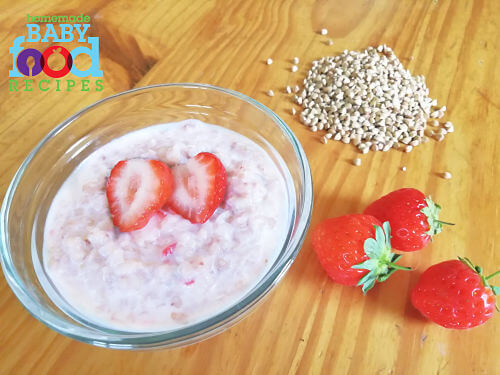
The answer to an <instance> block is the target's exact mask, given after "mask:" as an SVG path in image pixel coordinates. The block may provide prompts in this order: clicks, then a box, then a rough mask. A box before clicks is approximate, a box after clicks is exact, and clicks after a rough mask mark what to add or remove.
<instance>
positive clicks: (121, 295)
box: [43, 120, 290, 331]
mask: <svg viewBox="0 0 500 375" xmlns="http://www.w3.org/2000/svg"><path fill="white" fill-rule="evenodd" d="M287 178H289V176H284V173H283V171H280V170H279V169H278V168H277V166H276V164H275V162H274V161H273V160H272V159H271V157H270V156H269V155H268V154H267V153H266V152H265V151H264V150H263V149H262V148H261V147H260V146H258V145H257V144H256V143H254V142H252V141H251V140H249V139H248V138H246V137H244V136H242V135H240V134H238V133H235V132H233V131H230V130H227V129H225V128H222V127H220V126H216V125H208V124H205V123H203V122H200V121H197V120H186V121H181V122H178V123H170V124H163V125H155V126H151V127H148V128H144V129H141V130H138V131H135V132H132V133H128V134H126V135H124V136H122V137H120V138H117V139H115V140H113V141H112V142H110V143H108V144H106V145H104V146H102V147H100V148H99V149H97V150H96V151H95V152H93V153H92V154H91V155H90V156H88V157H87V158H86V159H85V160H84V161H83V162H82V163H81V164H80V165H79V167H78V168H77V169H76V170H75V171H74V172H73V173H72V174H71V175H70V176H69V177H68V179H67V180H66V181H65V183H64V184H63V185H62V186H61V188H60V190H59V191H58V193H57V194H56V196H55V198H54V200H53V202H52V204H51V207H50V210H49V213H48V215H47V220H46V224H45V229H44V243H43V259H44V267H45V270H46V272H47V274H48V276H49V278H50V279H51V281H52V283H53V285H54V286H55V288H56V289H57V291H58V292H59V294H60V295H61V296H62V297H63V298H64V299H65V300H66V302H67V303H69V304H70V305H71V306H72V307H73V308H74V309H75V310H76V311H78V312H79V314H80V315H81V316H82V317H84V318H85V319H87V320H88V321H91V322H93V323H96V324H99V325H102V326H105V327H109V328H112V329H119V330H126V331H160V330H170V329H176V328H179V327H182V326H186V325H189V324H192V323H195V322H198V321H201V320H204V319H207V318H209V317H211V316H214V315H215V314H217V313H218V312H221V311H223V310H225V309H227V308H228V307H230V306H231V305H233V304H235V303H236V302H238V301H239V300H240V299H241V298H242V297H243V296H244V295H245V294H246V293H247V292H248V291H249V290H250V289H251V288H252V287H253V286H255V285H256V284H257V283H258V282H259V280H260V279H261V278H262V276H263V275H264V274H265V273H266V272H267V271H268V270H269V268H270V266H271V265H272V264H273V262H274V261H275V259H276V258H277V256H278V254H279V252H280V251H281V247H282V244H283V242H284V240H285V237H286V234H287V229H288V225H289V222H290V212H289V209H288V207H289V203H288V202H289V199H290V196H289V194H290V193H289V191H288V190H287V188H286V179H287Z"/></svg>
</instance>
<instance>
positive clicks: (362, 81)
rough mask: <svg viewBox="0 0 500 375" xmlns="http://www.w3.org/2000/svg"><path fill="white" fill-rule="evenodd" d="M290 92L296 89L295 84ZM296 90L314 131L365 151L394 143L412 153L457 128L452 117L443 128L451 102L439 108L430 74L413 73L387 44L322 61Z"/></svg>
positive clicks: (306, 120)
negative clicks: (429, 84)
mask: <svg viewBox="0 0 500 375" xmlns="http://www.w3.org/2000/svg"><path fill="white" fill-rule="evenodd" d="M294 62H295V61H294ZM297 62H298V61H297ZM285 91H286V92H287V93H291V92H292V90H291V88H290V87H289V86H287V88H286V89H285ZM293 91H294V92H295V93H296V94H297V95H295V102H296V103H297V104H299V105H301V106H302V108H303V110H302V112H301V114H300V119H301V121H302V123H304V124H305V125H307V126H309V127H310V129H311V130H312V131H313V132H316V131H318V130H319V131H321V130H324V131H326V134H325V135H324V136H323V137H322V142H323V143H327V142H328V140H329V139H334V140H338V141H342V142H344V143H352V144H354V145H355V146H357V147H358V149H359V150H360V152H362V153H367V152H369V150H372V151H388V150H389V149H391V148H396V149H402V150H404V151H406V152H410V151H411V150H412V149H413V147H415V146H418V145H419V144H420V143H425V142H427V141H428V140H429V137H433V138H435V139H436V140H437V141H442V140H443V139H444V136H445V135H446V134H447V133H451V132H453V130H454V129H453V125H452V124H451V122H446V123H444V124H443V126H442V127H441V126H440V123H439V121H437V120H436V119H440V118H442V117H443V116H444V112H445V111H446V107H441V108H436V105H437V101H436V100H435V99H431V98H430V97H429V89H428V88H427V87H426V85H425V78H424V77H423V76H415V77H414V76H412V75H411V73H410V72H409V71H408V70H406V69H405V68H404V67H403V65H402V64H401V62H400V61H399V59H398V58H397V57H396V55H395V54H394V53H393V51H392V50H391V48H389V47H387V46H386V45H381V46H378V47H377V48H374V47H368V48H367V49H366V50H364V51H362V52H357V51H347V50H345V51H344V52H343V53H342V54H340V55H338V56H332V57H323V58H321V59H319V60H316V61H314V62H313V66H312V68H311V70H310V71H309V72H308V74H307V77H306V78H305V79H304V88H303V90H302V91H301V92H297V88H295V89H294V90H293ZM293 112H295V110H294V109H292V113H293ZM429 119H432V122H431V123H430V124H428V123H427V122H428V121H429ZM431 126H433V127H435V128H434V129H432V128H431Z"/></svg>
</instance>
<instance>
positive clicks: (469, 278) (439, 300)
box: [411, 257, 500, 329]
mask: <svg viewBox="0 0 500 375" xmlns="http://www.w3.org/2000/svg"><path fill="white" fill-rule="evenodd" d="M499 273H500V271H498V272H495V273H494V274H492V275H490V276H488V277H484V276H483V275H482V270H481V268H480V267H478V266H474V265H473V264H472V263H471V261H470V260H469V259H467V258H460V257H459V260H448V261H445V262H441V263H438V264H435V265H433V266H431V267H429V268H428V269H427V270H426V271H424V273H423V274H422V275H421V276H420V278H419V280H418V282H417V285H415V287H414V288H413V290H412V292H411V302H412V304H413V306H415V308H416V309H417V310H418V311H420V312H421V313H422V315H424V316H425V317H427V318H428V319H430V320H432V321H433V322H435V323H437V324H439V325H441V326H443V327H445V328H454V329H465V328H472V327H475V326H478V325H480V324H483V323H484V322H486V321H487V320H488V319H490V318H491V317H492V316H493V313H494V312H495V302H496V301H495V295H496V294H498V293H500V288H499V287H495V286H490V285H489V284H488V279H490V278H492V277H493V276H495V275H497V274H499Z"/></svg>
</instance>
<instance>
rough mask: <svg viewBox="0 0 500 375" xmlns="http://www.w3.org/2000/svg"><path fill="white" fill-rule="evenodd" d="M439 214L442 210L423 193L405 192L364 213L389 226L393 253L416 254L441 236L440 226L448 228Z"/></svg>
mask: <svg viewBox="0 0 500 375" xmlns="http://www.w3.org/2000/svg"><path fill="white" fill-rule="evenodd" d="M440 210H441V206H439V205H438V204H436V203H434V202H433V201H432V199H431V198H430V197H428V198H426V197H425V195H424V194H423V193H422V192H420V191H418V190H417V189H412V188H404V189H399V190H396V191H393V192H392V193H389V194H387V195H385V196H383V197H382V198H379V199H377V200H376V201H375V202H373V203H372V204H370V205H369V206H368V207H367V208H366V209H365V211H364V213H365V214H367V215H372V216H375V217H376V218H377V219H379V220H380V221H382V222H384V221H388V222H389V223H390V224H391V229H392V235H393V237H392V239H391V245H392V247H393V248H394V249H396V250H400V251H415V250H420V249H422V248H424V247H425V246H426V245H427V244H428V243H429V241H431V239H432V236H435V235H436V234H438V233H440V232H441V230H442V224H450V223H446V222H443V221H440V220H439V211H440ZM451 225H452V224H451Z"/></svg>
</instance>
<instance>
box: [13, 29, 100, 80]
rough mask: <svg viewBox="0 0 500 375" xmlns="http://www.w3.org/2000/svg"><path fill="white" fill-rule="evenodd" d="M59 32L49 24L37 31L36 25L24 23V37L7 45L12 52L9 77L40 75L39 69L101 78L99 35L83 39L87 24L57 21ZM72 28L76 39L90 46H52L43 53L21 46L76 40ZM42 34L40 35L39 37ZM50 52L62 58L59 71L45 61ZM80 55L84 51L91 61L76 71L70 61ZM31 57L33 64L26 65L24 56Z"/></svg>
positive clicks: (53, 74) (50, 73)
mask: <svg viewBox="0 0 500 375" xmlns="http://www.w3.org/2000/svg"><path fill="white" fill-rule="evenodd" d="M58 26H59V35H58V33H57V32H56V28H55V27H54V25H53V24H51V23H48V24H46V30H45V33H43V32H42V31H41V28H40V25H38V24H34V23H30V24H27V25H26V27H27V28H28V38H27V39H26V40H25V37H24V36H18V37H17V38H16V39H14V43H13V45H12V47H10V48H9V53H10V54H12V69H11V70H9V77H23V76H27V77H34V76H36V75H38V74H40V73H41V72H42V71H43V72H44V73H45V74H47V75H48V76H49V77H52V78H61V77H64V76H65V75H66V74H68V73H71V74H73V75H74V76H76V77H80V78H85V77H89V76H92V77H102V70H99V38H98V37H88V38H87V39H86V38H85V34H86V32H87V30H88V29H89V27H90V24H78V23H75V24H69V23H63V24H59V25H58ZM73 31H76V33H77V34H78V40H77V41H78V42H79V43H80V42H88V43H89V44H90V45H91V48H88V47H83V46H80V47H76V48H74V49H73V50H72V51H71V52H70V51H68V50H67V49H66V48H64V47H63V46H59V45H52V46H50V47H48V48H47V49H45V50H44V51H43V52H40V51H38V50H37V49H34V48H26V49H25V48H23V47H22V44H23V43H25V42H26V43H35V42H42V43H68V42H72V41H73V39H76V38H75V37H74V35H73ZM42 34H43V37H42ZM53 53H60V54H61V55H62V56H63V57H64V60H65V64H64V66H63V67H62V68H61V69H59V70H53V69H51V68H50V67H49V65H48V64H47V61H48V59H49V57H50V55H52V54H53ZM80 54H87V55H88V56H89V57H90V58H91V60H92V64H91V66H90V68H88V69H86V70H80V69H78V68H77V67H76V65H75V64H74V63H73V62H74V60H75V58H76V57H77V56H78V55H80ZM30 57H31V58H32V59H33V61H34V65H33V66H32V67H31V68H30V67H29V66H28V59H29V58H30Z"/></svg>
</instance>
